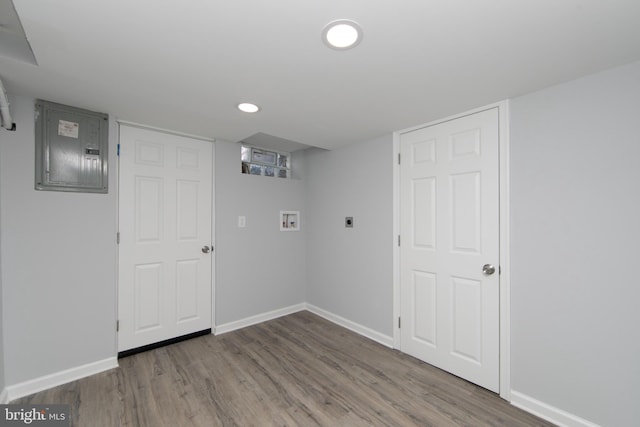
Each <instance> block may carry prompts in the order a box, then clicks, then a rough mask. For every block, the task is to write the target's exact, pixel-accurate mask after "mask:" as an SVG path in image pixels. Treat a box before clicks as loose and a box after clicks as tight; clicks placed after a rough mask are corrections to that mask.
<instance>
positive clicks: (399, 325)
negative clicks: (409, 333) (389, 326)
mask: <svg viewBox="0 0 640 427" xmlns="http://www.w3.org/2000/svg"><path fill="white" fill-rule="evenodd" d="M401 319H402V318H401V317H398V329H400V328H402V320H401Z"/></svg>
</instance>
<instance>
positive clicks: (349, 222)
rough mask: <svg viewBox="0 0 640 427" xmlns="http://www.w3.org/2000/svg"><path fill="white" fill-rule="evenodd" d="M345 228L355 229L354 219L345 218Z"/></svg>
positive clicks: (350, 217)
mask: <svg viewBox="0 0 640 427" xmlns="http://www.w3.org/2000/svg"><path fill="white" fill-rule="evenodd" d="M344 226H345V227H347V228H353V217H352V216H347V217H345V218H344Z"/></svg>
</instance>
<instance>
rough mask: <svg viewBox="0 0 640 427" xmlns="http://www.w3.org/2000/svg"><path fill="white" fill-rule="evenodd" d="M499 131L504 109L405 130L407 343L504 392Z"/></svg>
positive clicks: (410, 349)
mask: <svg viewBox="0 0 640 427" xmlns="http://www.w3.org/2000/svg"><path fill="white" fill-rule="evenodd" d="M498 138H499V134H498V109H497V108H493V109H490V110H486V111H483V112H479V113H475V114H472V115H469V116H465V117H462V118H459V119H456V120H451V121H446V122H443V123H440V124H436V125H433V126H429V127H425V128H421V129H418V130H414V131H410V132H407V133H404V134H401V135H400V155H401V165H400V233H401V238H402V240H401V245H400V292H401V297H400V298H401V302H400V304H401V321H402V322H401V335H400V336H401V349H402V351H403V352H405V353H408V354H411V355H413V356H415V357H417V358H419V359H421V360H424V361H425V362H427V363H430V364H432V365H435V366H437V367H439V368H442V369H444V370H446V371H448V372H451V373H453V374H455V375H457V376H459V377H462V378H465V379H467V380H469V381H471V382H473V383H476V384H478V385H481V386H483V387H485V388H488V389H489V390H493V391H496V392H498V391H499V383H500V381H499V356H500V353H499V347H500V346H499V345H500V339H499V338H500V330H499V308H500V307H499V296H500V292H499V266H498V261H499V181H498V178H499V176H498V172H499V163H498V160H499V155H498V142H499V141H498ZM485 264H486V265H487V266H486V267H484V266H485ZM483 267H484V268H483ZM492 267H493V268H495V273H493V274H492ZM483 270H484V272H483Z"/></svg>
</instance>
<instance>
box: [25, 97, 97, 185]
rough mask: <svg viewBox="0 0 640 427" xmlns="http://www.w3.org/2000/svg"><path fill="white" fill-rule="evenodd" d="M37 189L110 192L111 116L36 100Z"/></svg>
mask: <svg viewBox="0 0 640 427" xmlns="http://www.w3.org/2000/svg"><path fill="white" fill-rule="evenodd" d="M35 136H36V177H35V179H36V182H35V188H36V190H50V191H75V192H82V193H107V192H108V181H109V180H108V173H107V158H108V148H109V116H107V115H106V114H103V113H96V112H93V111H88V110H82V109H80V108H75V107H69V106H66V105H61V104H56V103H53V102H48V101H42V100H37V101H36V129H35Z"/></svg>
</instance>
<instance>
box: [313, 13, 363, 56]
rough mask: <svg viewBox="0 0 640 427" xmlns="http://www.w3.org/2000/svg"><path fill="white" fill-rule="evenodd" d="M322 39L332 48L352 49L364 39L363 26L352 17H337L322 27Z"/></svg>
mask: <svg viewBox="0 0 640 427" xmlns="http://www.w3.org/2000/svg"><path fill="white" fill-rule="evenodd" d="M322 41H323V42H324V43H325V44H326V45H327V46H329V47H330V48H331V49H336V50H346V49H351V48H353V47H355V46H357V45H358V44H359V43H360V42H361V41H362V27H360V25H358V23H357V22H354V21H351V20H350V19H336V20H335V21H331V22H329V23H328V24H327V25H326V26H325V27H324V28H323V29H322Z"/></svg>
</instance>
